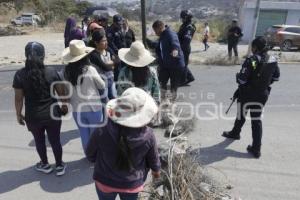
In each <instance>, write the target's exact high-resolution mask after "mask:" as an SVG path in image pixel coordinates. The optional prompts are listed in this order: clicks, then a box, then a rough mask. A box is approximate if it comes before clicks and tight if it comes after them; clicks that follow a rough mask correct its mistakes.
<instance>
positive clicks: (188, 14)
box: [180, 10, 193, 19]
mask: <svg viewBox="0 0 300 200" xmlns="http://www.w3.org/2000/svg"><path fill="white" fill-rule="evenodd" d="M180 18H181V19H192V18H193V14H192V12H191V11H190V10H183V11H181V13H180Z"/></svg>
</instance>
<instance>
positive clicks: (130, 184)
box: [86, 87, 160, 200]
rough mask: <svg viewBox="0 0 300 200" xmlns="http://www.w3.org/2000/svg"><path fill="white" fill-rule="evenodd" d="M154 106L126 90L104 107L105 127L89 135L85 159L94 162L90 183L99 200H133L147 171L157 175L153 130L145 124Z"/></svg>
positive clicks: (147, 97) (138, 93) (132, 90)
mask: <svg viewBox="0 0 300 200" xmlns="http://www.w3.org/2000/svg"><path fill="white" fill-rule="evenodd" d="M157 111H158V107H157V105H156V103H155V101H154V99H153V98H152V97H151V96H150V95H149V94H147V93H146V92H145V91H144V90H142V89H140V88H136V87H133V88H129V89H127V90H126V91H125V92H123V94H122V95H121V96H120V97H119V98H117V99H113V100H110V101H109V102H108V104H107V105H106V112H107V115H108V117H109V120H108V123H107V125H106V126H105V127H103V128H99V129H97V130H96V131H95V132H94V134H93V135H92V137H91V139H90V141H89V144H88V147H87V151H86V154H87V158H88V160H90V161H91V162H95V168H94V176H93V178H94V180H95V184H96V191H97V194H98V197H99V199H100V200H114V199H115V198H116V196H117V195H118V194H119V196H120V198H121V199H123V200H136V199H137V198H138V193H139V192H141V191H142V190H143V185H144V182H145V180H146V178H147V174H148V171H149V169H151V170H152V174H153V176H154V177H155V178H158V177H159V176H160V173H159V171H160V160H159V154H158V149H157V143H156V139H155V136H154V134H153V131H152V129H151V128H149V127H147V124H148V123H149V122H150V121H151V119H152V118H153V117H154V116H155V114H156V113H157Z"/></svg>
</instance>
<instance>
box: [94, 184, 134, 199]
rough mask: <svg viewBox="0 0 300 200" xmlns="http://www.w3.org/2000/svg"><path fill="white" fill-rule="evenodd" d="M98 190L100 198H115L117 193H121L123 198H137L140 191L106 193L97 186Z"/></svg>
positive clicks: (120, 195)
mask: <svg viewBox="0 0 300 200" xmlns="http://www.w3.org/2000/svg"><path fill="white" fill-rule="evenodd" d="M96 191H97V195H98V198H99V200H115V199H116V197H117V195H119V197H120V199H121V200H137V199H138V196H139V193H116V192H113V193H104V192H102V191H100V190H99V189H98V188H97V186H96Z"/></svg>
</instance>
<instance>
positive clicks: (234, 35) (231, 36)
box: [227, 19, 243, 63]
mask: <svg viewBox="0 0 300 200" xmlns="http://www.w3.org/2000/svg"><path fill="white" fill-rule="evenodd" d="M227 36H228V38H227V39H228V56H229V60H231V58H232V49H233V51H234V56H235V61H234V62H235V63H236V62H237V61H238V56H239V54H238V43H239V40H240V38H241V37H243V33H242V29H241V28H240V27H239V26H238V20H237V19H233V20H232V24H231V27H230V28H229V30H228V33H227Z"/></svg>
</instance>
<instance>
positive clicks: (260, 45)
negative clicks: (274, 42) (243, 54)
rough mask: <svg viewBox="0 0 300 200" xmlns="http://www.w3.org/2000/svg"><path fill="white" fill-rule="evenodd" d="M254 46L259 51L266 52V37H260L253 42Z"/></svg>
mask: <svg viewBox="0 0 300 200" xmlns="http://www.w3.org/2000/svg"><path fill="white" fill-rule="evenodd" d="M252 46H254V47H256V48H257V50H258V51H265V50H266V49H267V41H266V39H265V38H264V37H262V36H260V37H257V38H255V39H254V40H253V41H252Z"/></svg>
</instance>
